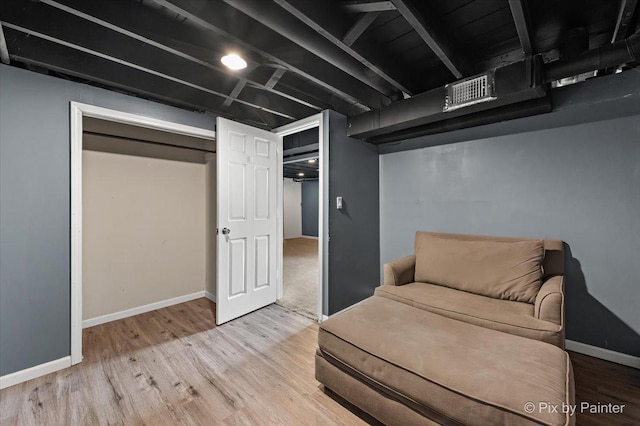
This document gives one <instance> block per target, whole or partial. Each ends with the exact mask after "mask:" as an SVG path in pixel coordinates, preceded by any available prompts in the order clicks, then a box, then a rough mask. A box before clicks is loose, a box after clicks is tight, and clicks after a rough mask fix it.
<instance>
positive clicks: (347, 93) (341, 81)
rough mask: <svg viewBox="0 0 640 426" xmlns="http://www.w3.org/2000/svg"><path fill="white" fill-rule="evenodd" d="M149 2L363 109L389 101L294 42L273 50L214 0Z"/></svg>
mask: <svg viewBox="0 0 640 426" xmlns="http://www.w3.org/2000/svg"><path fill="white" fill-rule="evenodd" d="M152 1H153V2H154V3H156V4H158V5H161V6H164V7H165V8H167V9H169V10H171V11H172V12H174V13H177V14H179V15H181V16H183V17H185V18H187V19H188V20H190V21H191V22H192V23H194V24H196V25H198V26H200V27H202V28H204V29H206V30H208V31H211V32H214V33H215V34H217V35H219V36H222V37H224V38H226V39H229V40H232V41H233V42H234V43H235V44H237V45H238V46H239V47H241V48H243V49H246V50H249V51H252V52H255V53H257V54H259V55H261V56H263V57H264V58H266V59H268V60H270V61H273V62H275V63H276V64H278V65H279V66H282V67H284V68H286V69H288V70H290V71H292V72H295V73H296V74H299V75H300V76H302V77H304V78H306V79H308V80H309V81H311V82H313V83H315V84H317V85H319V86H321V87H323V88H324V89H326V90H329V91H331V92H332V93H333V94H334V95H335V96H337V97H340V98H341V99H343V100H345V101H347V102H349V103H350V104H352V105H354V106H355V107H357V108H359V109H360V110H362V111H368V110H370V109H371V107H375V106H376V105H381V104H382V105H384V104H386V103H388V98H386V97H385V96H384V95H381V94H380V93H378V92H376V91H375V90H373V89H371V88H368V87H367V88H365V87H364V86H365V85H364V84H363V83H361V82H360V81H358V80H356V79H354V78H352V77H350V76H348V75H347V76H345V77H339V76H336V73H335V70H336V67H334V66H333V65H331V64H327V63H326V62H325V61H323V60H322V59H320V58H318V57H315V55H312V54H309V55H307V54H306V53H305V52H295V54H294V51H295V47H294V46H295V44H293V43H291V49H288V48H286V47H287V46H285V45H284V44H282V43H281V47H280V48H279V49H277V50H273V49H272V48H271V47H270V46H268V45H267V44H266V41H267V40H264V38H263V37H261V35H260V34H259V33H257V32H256V33H249V34H247V33H246V31H244V30H243V28H242V27H243V25H235V26H234V25H231V23H230V22H229V20H228V19H226V18H225V14H224V13H221V11H220V7H221V6H223V5H220V4H217V3H216V4H214V5H211V4H209V3H208V2H198V3H194V2H190V1H188V0H152ZM236 18H237V19H240V18H239V17H236ZM248 24H249V23H248ZM251 24H253V22H251ZM374 92H375V93H374Z"/></svg>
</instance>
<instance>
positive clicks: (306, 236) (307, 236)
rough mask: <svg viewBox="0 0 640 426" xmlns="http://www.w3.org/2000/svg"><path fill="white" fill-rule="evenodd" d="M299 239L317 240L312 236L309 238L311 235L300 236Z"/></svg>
mask: <svg viewBox="0 0 640 426" xmlns="http://www.w3.org/2000/svg"><path fill="white" fill-rule="evenodd" d="M300 238H309V239H311V240H317V239H318V237H314V236H311V235H302V236H300Z"/></svg>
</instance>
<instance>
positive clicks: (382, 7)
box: [344, 1, 396, 13]
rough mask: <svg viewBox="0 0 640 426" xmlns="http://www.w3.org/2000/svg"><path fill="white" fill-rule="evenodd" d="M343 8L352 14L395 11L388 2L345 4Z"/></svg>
mask: <svg viewBox="0 0 640 426" xmlns="http://www.w3.org/2000/svg"><path fill="white" fill-rule="evenodd" d="M344 8H345V9H347V10H348V11H349V12H354V13H370V12H388V11H390V10H396V7H395V6H394V5H393V3H392V2H390V1H372V2H370V3H347V4H345V5H344Z"/></svg>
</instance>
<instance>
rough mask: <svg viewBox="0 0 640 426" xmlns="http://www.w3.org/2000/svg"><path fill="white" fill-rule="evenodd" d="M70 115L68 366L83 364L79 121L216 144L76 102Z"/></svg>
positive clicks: (189, 130)
mask: <svg viewBox="0 0 640 426" xmlns="http://www.w3.org/2000/svg"><path fill="white" fill-rule="evenodd" d="M70 108H71V110H70V112H71V114H70V115H71V127H70V133H71V364H72V365H73V364H77V363H79V362H81V361H82V118H83V117H91V118H99V119H101V120H108V121H114V122H117V123H124V124H131V125H135V126H139V127H146V128H148V129H154V130H162V131H165V132H169V133H177V134H181V135H186V136H193V137H198V138H202V139H211V140H215V138H216V132H214V131H213V130H207V129H201V128H198V127H192V126H185V125H183V124H177V123H172V122H170V121H164V120H158V119H155V118H150V117H145V116H142V115H136V114H130V113H127V112H122V111H116V110H113V109H107V108H102V107H99V106H95V105H88V104H83V103H79V102H71V103H70Z"/></svg>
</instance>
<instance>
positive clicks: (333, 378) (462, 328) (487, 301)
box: [316, 232, 574, 425]
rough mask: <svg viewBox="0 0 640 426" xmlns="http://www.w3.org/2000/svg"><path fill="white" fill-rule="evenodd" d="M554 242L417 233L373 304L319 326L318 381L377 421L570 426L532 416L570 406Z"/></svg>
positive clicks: (551, 415) (559, 258)
mask: <svg viewBox="0 0 640 426" xmlns="http://www.w3.org/2000/svg"><path fill="white" fill-rule="evenodd" d="M562 247H563V246H562V242H560V241H551V240H545V241H542V240H523V239H512V238H493V237H478V236H467V235H452V234H435V233H427V232H418V233H417V234H416V243H415V253H414V255H413V256H409V257H406V258H403V259H400V260H397V261H394V262H390V263H388V264H386V265H385V270H384V272H385V273H384V285H382V286H381V287H379V288H378V289H377V290H376V292H375V294H374V295H373V296H372V297H370V298H368V299H366V300H364V301H363V302H361V303H359V304H356V305H355V306H353V307H352V308H350V309H348V310H346V311H344V312H342V313H340V314H338V315H335V316H332V317H331V318H329V319H328V320H327V321H325V322H323V323H322V325H321V327H320V331H319V334H318V344H319V349H318V352H317V354H316V378H317V379H318V381H320V382H321V383H323V384H324V385H325V387H326V388H327V389H330V390H331V391H333V392H335V393H337V394H338V395H340V396H342V397H343V398H345V399H347V400H348V401H350V402H351V403H353V404H355V405H356V406H358V407H360V408H361V409H363V410H364V411H366V412H368V413H369V414H371V415H372V416H374V417H375V418H377V419H378V420H380V421H381V422H383V423H386V424H399V425H400V424H402V425H410V424H463V425H493V424H512V425H534V424H536V425H540V424H542V425H572V424H574V418H573V417H571V416H569V415H568V414H566V413H563V412H562V410H558V411H557V412H554V411H553V410H540V409H539V404H540V403H547V404H551V405H555V406H558V407H562V406H563V405H565V406H567V405H572V404H573V403H574V391H573V372H572V368H571V362H570V360H569V357H568V355H567V353H566V352H565V351H564V350H562V347H563V341H564V322H563V321H564V292H563V279H562V277H563V272H564V261H563V250H562ZM531 403H533V404H534V405H533V410H531V409H530V407H531V406H530V405H528V404H531Z"/></svg>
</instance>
